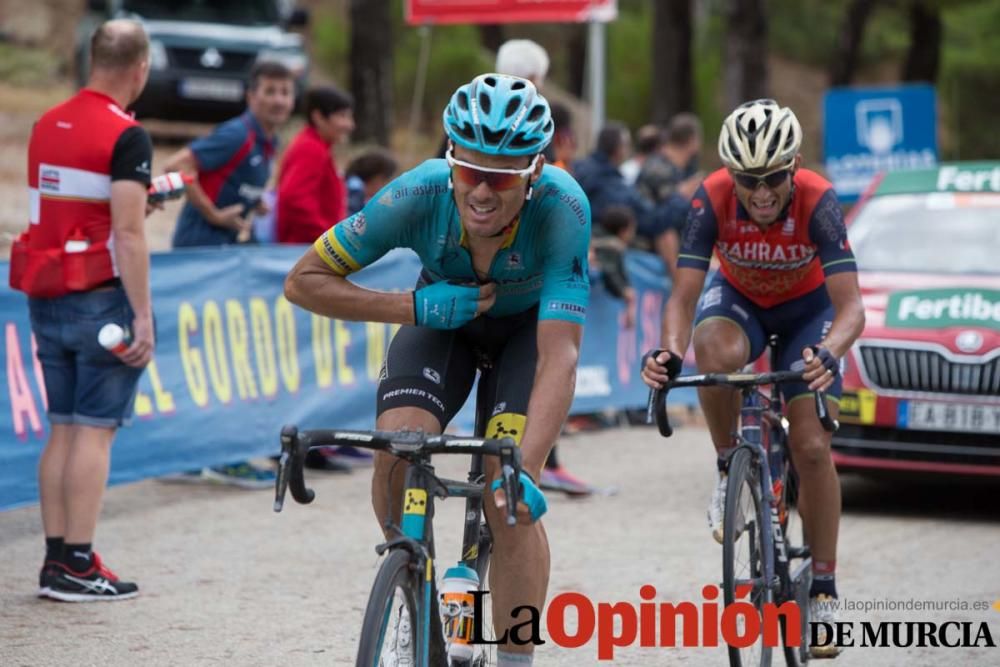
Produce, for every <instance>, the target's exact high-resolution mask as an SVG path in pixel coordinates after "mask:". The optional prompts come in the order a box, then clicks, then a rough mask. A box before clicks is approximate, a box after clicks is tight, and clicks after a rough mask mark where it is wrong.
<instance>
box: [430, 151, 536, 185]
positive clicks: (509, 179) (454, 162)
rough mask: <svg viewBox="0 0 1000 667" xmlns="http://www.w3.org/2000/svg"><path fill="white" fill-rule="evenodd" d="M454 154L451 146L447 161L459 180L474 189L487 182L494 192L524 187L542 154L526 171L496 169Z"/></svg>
mask: <svg viewBox="0 0 1000 667" xmlns="http://www.w3.org/2000/svg"><path fill="white" fill-rule="evenodd" d="M454 152H455V147H454V146H449V147H448V152H447V153H446V154H445V160H447V161H448V166H449V167H451V169H452V171H453V173H455V174H456V175H457V176H458V179H459V180H460V181H462V183H465V184H466V185H471V186H473V187H475V186H477V185H479V184H480V183H483V182H485V183H486V185H487V186H489V187H490V189H492V190H510V189H512V188H516V187H518V186H521V185H524V181H526V180H527V179H528V178H530V177H531V174H533V173H534V171H535V168H536V167H537V166H538V158H539V157H540V156H541V153H539V154H537V155H535V157H534V159H533V160H532V161H531V164H529V165H528V166H527V167H525V168H524V169H494V168H491V167H482V166H480V165H478V164H472V163H469V162H463V161H462V160H458V159H456V158H455V155H454Z"/></svg>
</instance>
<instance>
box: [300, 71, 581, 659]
mask: <svg viewBox="0 0 1000 667" xmlns="http://www.w3.org/2000/svg"><path fill="white" fill-rule="evenodd" d="M444 127H445V131H446V132H447V134H448V138H449V146H448V152H447V155H446V159H443V160H442V159H433V160H428V161H426V162H424V163H423V164H421V165H420V166H418V167H417V168H415V169H413V170H412V171H409V172H407V173H406V174H403V175H402V176H400V177H399V178H397V179H395V180H394V181H392V182H391V183H389V184H388V185H387V186H386V187H385V188H383V189H382V190H381V191H380V192H379V193H377V194H376V195H375V196H374V197H373V198H372V199H371V200H370V201H369V202H368V203H367V204H366V205H365V207H364V208H363V209H362V210H361V211H359V212H358V213H356V214H355V215H353V216H351V217H349V218H347V219H345V220H343V221H341V222H340V223H338V224H337V225H335V226H334V227H332V228H331V229H330V230H329V231H327V232H326V233H325V234H323V235H322V236H321V237H320V238H319V239H318V240H317V241H316V243H315V244H314V246H313V247H312V248H311V249H310V250H308V251H307V252H306V254H305V255H304V256H303V257H302V258H301V259H300V260H299V262H298V263H297V264H296V266H295V267H294V268H293V269H292V271H291V273H290V274H289V276H288V279H287V281H286V283H285V295H286V296H287V298H288V299H289V300H290V301H292V302H293V303H295V304H298V305H299V306H302V307H303V308H306V309H308V310H311V311H313V312H315V313H319V314H321V315H325V316H327V317H336V318H341V319H347V320H359V321H380V322H389V323H396V324H401V325H403V326H402V327H401V328H400V330H399V333H398V334H397V335H396V337H395V338H394V339H393V341H392V343H391V344H390V346H389V351H388V353H387V357H386V363H385V366H384V368H383V373H382V378H381V380H380V382H379V387H378V399H377V414H378V418H377V421H376V428H378V429H386V430H394V429H403V428H407V429H422V430H423V431H425V432H428V433H440V432H441V431H442V430H443V429H444V428H445V427H446V426H447V424H448V422H449V421H450V420H451V419H452V418H453V417H454V416H455V414H456V413H457V412H458V410H459V409H460V408H461V406H462V404H463V403H464V402H465V400H466V398H467V396H468V394H469V391H470V389H471V388H472V383H473V380H474V378H475V374H476V369H477V364H478V363H480V362H481V361H482V360H486V362H487V363H489V364H490V365H491V366H492V368H493V372H492V373H491V374H490V383H491V386H490V387H489V388H488V391H489V394H488V397H489V400H490V401H491V411H490V414H492V415H493V416H492V418H491V419H490V420H489V423H488V427H487V435H488V436H490V437H499V436H503V435H509V436H511V437H512V438H514V439H515V440H516V441H518V443H519V444H520V446H521V449H522V454H523V465H524V470H525V473H524V474H523V476H522V478H521V483H522V485H523V497H522V499H521V501H520V502H519V503H518V517H519V525H517V526H515V527H513V528H511V527H508V526H506V525H505V524H504V522H503V521H502V520H500V517H501V512H500V508H503V507H504V506H505V504H506V502H508V499H505V498H504V497H503V493H502V491H499V490H498V489H497V488H496V487H497V486H498V485H499V481H498V480H497V475H498V471H497V470H496V469H495V467H494V468H491V467H488V468H487V479H488V482H489V483H490V487H491V488H492V489H493V500H494V502H486V503H485V510H486V517H487V521H488V522H489V524H490V528H491V531H492V534H493V539H494V546H493V556H492V561H491V568H490V586H489V589H490V591H491V596H492V598H493V610H494V619H495V623H494V625H495V630H496V633H497V636H498V637H502V636H504V635H506V634H507V630H508V629H509V627H510V625H511V624H512V622H511V621H512V619H511V612H512V610H514V609H515V608H517V607H518V606H520V605H530V606H533V607H535V608H536V609H539V610H541V609H542V608H543V607H544V603H545V593H546V588H547V585H548V577H549V548H548V542H547V539H546V536H545V530H544V529H543V527H542V524H541V523H540V522H539V521H538V519H539V518H540V517H541V516H542V514H543V513H544V512H545V510H546V502H545V497H544V495H543V494H542V493H541V491H539V489H538V487H537V485H536V483H535V481H536V480H537V479H538V476H539V474H540V472H541V469H542V466H543V464H544V462H545V458H546V456H547V455H548V452H549V449H550V448H551V447H552V444H553V443H554V442H555V440H556V438H557V436H558V435H559V432H560V428H561V426H562V423H563V421H564V420H565V418H566V415H567V412H568V411H569V406H570V403H571V402H572V398H573V388H574V385H575V375H576V364H577V359H578V357H579V349H580V339H581V335H582V330H583V326H582V325H583V320H584V315H585V313H586V309H587V303H588V297H589V293H590V285H589V279H588V275H587V249H588V245H589V242H590V207H589V204H588V203H587V199H586V197H585V196H584V195H583V192H582V191H581V190H580V188H579V186H578V185H577V184H576V181H574V180H573V178H572V177H570V176H569V175H568V174H567V173H566V172H565V171H563V170H561V169H557V168H554V167H550V166H545V158H544V157H543V156H542V154H541V153H542V150H543V149H544V148H545V146H546V145H547V144H548V143H549V141H550V140H551V138H552V133H553V123H552V119H551V115H550V111H549V105H548V102H546V100H545V98H543V97H542V96H541V95H539V94H538V93H537V91H536V90H535V87H534V85H533V84H532V83H531V82H530V81H527V80H526V79H521V78H518V77H511V76H504V75H500V74H483V75H480V76H478V77H476V78H475V79H473V80H472V82H470V83H468V84H466V85H464V86H461V87H460V88H459V89H458V90H456V91H455V94H454V95H453V96H452V98H451V101H450V102H449V104H448V106H447V108H446V109H445V111H444ZM397 247H404V248H411V249H412V250H414V251H415V252H416V253H417V255H418V256H419V257H420V259H421V261H422V264H423V271H422V273H421V276H420V279H419V281H418V283H417V285H416V289H414V290H413V291H411V292H406V293H387V292H377V291H373V290H368V289H364V288H362V287H360V286H358V285H356V284H354V283H352V282H351V281H349V280H347V277H348V276H349V275H350V274H351V273H353V272H355V271H358V270H360V269H361V268H362V267H364V266H366V265H368V264H370V263H372V262H374V261H375V260H377V259H378V258H380V257H381V256H382V255H384V254H385V253H386V252H388V251H389V250H390V249H392V248H397ZM397 463H399V462H398V461H397V460H396V459H395V458H393V457H391V456H389V455H386V454H382V453H380V454H379V455H378V457H377V459H376V462H375V473H374V477H373V480H372V496H373V505H374V507H375V513H376V517H377V519H378V521H379V525H380V526H383V525H384V523H385V520H386V519H388V518H390V517H391V519H392V521H393V522H394V523H395V524H397V525H398V524H399V521H400V517H399V508H400V504H401V500H402V498H401V496H402V488H403V482H404V476H405V464H401V463H399V464H398V465H397ZM390 484H391V494H390V492H389V488H390ZM521 620H523V619H521ZM498 648H499V651H498V665H500V666H501V667H503V666H506V665H530V664H531V661H532V651H533V648H534V647H533V646H532V645H531V644H528V645H527V646H518V645H513V644H506V645H501V646H500V647H498Z"/></svg>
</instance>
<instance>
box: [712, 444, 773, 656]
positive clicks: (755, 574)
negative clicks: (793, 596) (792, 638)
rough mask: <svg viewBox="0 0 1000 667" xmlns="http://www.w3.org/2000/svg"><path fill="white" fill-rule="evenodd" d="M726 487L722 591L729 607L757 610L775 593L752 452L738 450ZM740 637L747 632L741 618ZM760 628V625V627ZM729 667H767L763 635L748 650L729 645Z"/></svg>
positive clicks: (767, 649)
mask: <svg viewBox="0 0 1000 667" xmlns="http://www.w3.org/2000/svg"><path fill="white" fill-rule="evenodd" d="M727 476H728V482H727V485H726V509H725V512H726V513H725V517H724V518H723V522H722V588H723V597H724V600H725V603H726V604H727V605H729V604H732V603H733V602H736V601H737V600H740V601H744V602H749V603H751V604H753V605H754V606H755V607H757V609H758V611H760V610H761V609H762V608H763V605H764V604H767V603H769V602H771V601H772V600H773V596H774V592H773V591H772V590H771V587H770V586H769V585H768V582H766V581H764V557H765V556H764V550H763V545H764V531H766V530H769V529H770V521H769V520H768V519H767V516H766V515H765V512H764V506H763V502H762V499H761V490H760V482H759V480H758V474H757V470H756V468H755V466H754V465H753V455H752V452H751V451H750V450H749V449H747V448H746V447H740V448H739V449H737V450H736V451H735V452H734V453H733V455H732V456H731V457H730V459H729V470H728V473H727ZM744 586H749V587H750V592H749V594H746V595H743V596H741V597H737V587H739V588H742V587H744ZM738 618H739V622H738V623H737V631H738V634H739V635H741V636H742V635H743V634H744V632H745V630H746V625H745V621H743V617H742V616H740V617H738ZM758 628H760V624H758ZM729 664H730V665H732V666H733V667H758V666H759V667H767V666H768V665H770V664H771V647H769V646H766V645H765V644H764V637H763V633H760V636H759V637H758V638H757V641H756V642H755V643H753V644H751V645H750V646H748V647H746V648H737V647H735V646H729Z"/></svg>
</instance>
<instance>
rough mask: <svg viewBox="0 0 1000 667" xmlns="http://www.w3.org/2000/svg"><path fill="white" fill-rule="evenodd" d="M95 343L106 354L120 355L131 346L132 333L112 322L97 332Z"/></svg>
mask: <svg viewBox="0 0 1000 667" xmlns="http://www.w3.org/2000/svg"><path fill="white" fill-rule="evenodd" d="M97 342H98V343H100V344H101V347H103V348H104V349H105V350H107V351H108V352H111V353H113V354H116V355H121V354H122V353H123V352H125V350H127V349H128V346H129V345H131V344H132V332H131V331H129V329H128V327H123V326H122V325H120V324H115V323H114V322H108V323H107V324H105V325H104V326H103V327H101V330H100V331H98V332H97Z"/></svg>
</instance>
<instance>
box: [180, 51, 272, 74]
mask: <svg viewBox="0 0 1000 667" xmlns="http://www.w3.org/2000/svg"><path fill="white" fill-rule="evenodd" d="M204 53H205V49H188V48H182V47H173V48H171V49H170V58H171V60H172V62H174V63H175V64H176V65H177V66H179V67H181V68H183V69H187V70H203V71H205V72H220V73H221V72H240V73H243V72H247V71H249V70H250V67H251V66H252V65H253V63H254V61H255V60H256V59H257V54H256V53H245V52H241V51H220V52H219V55H221V56H222V65H221V66H220V67H205V66H204V65H202V64H201V56H202V54H204Z"/></svg>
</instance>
